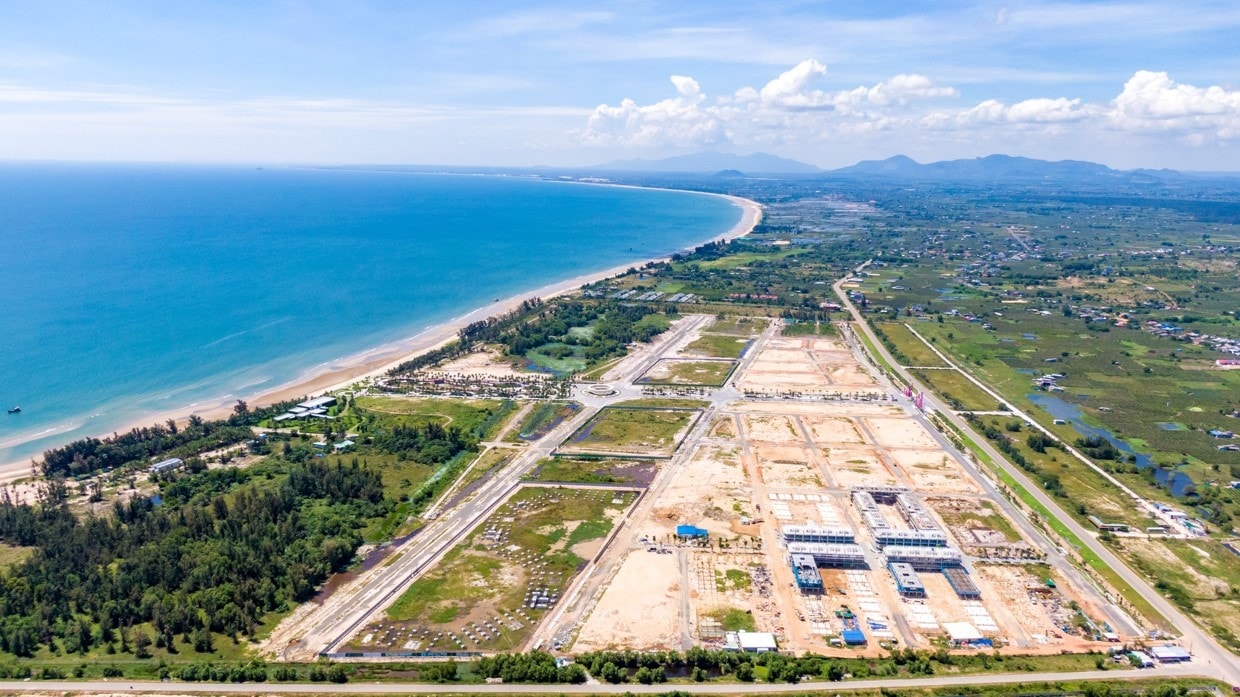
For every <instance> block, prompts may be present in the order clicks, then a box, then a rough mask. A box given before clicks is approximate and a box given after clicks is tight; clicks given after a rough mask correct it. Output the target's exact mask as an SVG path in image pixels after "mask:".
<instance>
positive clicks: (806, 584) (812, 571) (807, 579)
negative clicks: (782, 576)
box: [789, 554, 822, 593]
mask: <svg viewBox="0 0 1240 697" xmlns="http://www.w3.org/2000/svg"><path fill="white" fill-rule="evenodd" d="M789 562H790V563H791V564H792V575H793V576H795V577H796V580H797V588H800V589H801V591H802V592H805V593H821V592H822V574H820V573H818V562H816V561H815V560H814V557H813V556H811V555H809V554H793V555H792V556H791V557H790V558H789Z"/></svg>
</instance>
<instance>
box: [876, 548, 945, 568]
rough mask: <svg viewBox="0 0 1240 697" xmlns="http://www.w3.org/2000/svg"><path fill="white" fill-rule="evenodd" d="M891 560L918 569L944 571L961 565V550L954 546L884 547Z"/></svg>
mask: <svg viewBox="0 0 1240 697" xmlns="http://www.w3.org/2000/svg"><path fill="white" fill-rule="evenodd" d="M883 556H884V557H886V559H887V561H888V563H890V562H905V563H907V564H909V565H911V566H912V567H913V568H914V569H916V570H918V571H942V570H943V569H946V568H948V567H952V566H960V563H961V561H960V550H958V549H954V548H952V547H883Z"/></svg>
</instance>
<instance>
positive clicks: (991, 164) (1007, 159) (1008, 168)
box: [829, 155, 1132, 179]
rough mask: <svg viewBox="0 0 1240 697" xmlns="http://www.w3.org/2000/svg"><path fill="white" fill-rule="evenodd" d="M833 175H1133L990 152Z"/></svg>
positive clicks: (895, 161) (898, 160)
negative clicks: (961, 157) (955, 158)
mask: <svg viewBox="0 0 1240 697" xmlns="http://www.w3.org/2000/svg"><path fill="white" fill-rule="evenodd" d="M829 174H833V175H844V176H857V175H859V176H875V177H898V178H902V179H1083V178H1095V177H1120V176H1125V177H1127V176H1131V174H1132V173H1130V172H1120V171H1118V170H1114V169H1111V168H1110V167H1107V166H1106V165H1100V164H1097V163H1095V162H1082V161H1080V160H1060V161H1058V162H1048V161H1046V160H1035V159H1031V158H1028V157H1012V156H1010V155H988V156H986V157H978V158H975V159H972V160H944V161H942V162H930V163H927V164H924V165H923V164H920V163H918V162H916V161H914V160H913V159H911V158H909V157H905V156H904V155H896V156H895V157H889V158H887V159H885V160H865V161H862V162H858V163H857V164H855V165H852V166H851V167H842V168H840V169H833V170H831V171H830V172H829Z"/></svg>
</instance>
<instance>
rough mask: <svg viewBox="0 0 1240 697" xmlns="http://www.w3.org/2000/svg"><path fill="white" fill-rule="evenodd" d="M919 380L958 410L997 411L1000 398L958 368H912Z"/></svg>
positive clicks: (911, 371)
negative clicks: (987, 391)
mask: <svg viewBox="0 0 1240 697" xmlns="http://www.w3.org/2000/svg"><path fill="white" fill-rule="evenodd" d="M909 372H910V373H912V374H913V376H914V377H916V378H917V379H918V380H920V381H921V382H922V383H924V384H925V385H926V386H927V387H929V388H930V389H931V390H933V391H934V392H935V393H936V394H938V395H939V396H940V397H942V398H943V401H945V402H947V403H948V405H949V406H951V407H953V408H955V409H956V410H957V411H995V410H996V409H998V407H999V403H998V400H996V399H995V398H994V397H991V396H990V395H988V394H986V393H985V392H984V391H983V390H982V388H980V387H978V386H977V385H974V384H973V382H972V381H970V380H969V379H968V378H966V377H965V376H964V375H961V374H960V371H958V370H910V371H909Z"/></svg>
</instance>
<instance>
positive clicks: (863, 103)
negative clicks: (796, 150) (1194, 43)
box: [579, 59, 1240, 148]
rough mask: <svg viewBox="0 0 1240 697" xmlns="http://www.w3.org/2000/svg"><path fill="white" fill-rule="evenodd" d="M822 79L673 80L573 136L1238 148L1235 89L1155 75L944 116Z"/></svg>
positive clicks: (900, 90) (934, 94)
mask: <svg viewBox="0 0 1240 697" xmlns="http://www.w3.org/2000/svg"><path fill="white" fill-rule="evenodd" d="M826 75H827V67H826V66H825V65H823V64H822V63H819V62H818V61H816V60H813V59H808V60H804V61H801V62H800V63H798V64H797V65H795V66H793V67H792V68H790V69H789V70H786V71H784V72H783V73H781V74H779V75H778V76H776V77H774V78H773V79H771V80H770V81H768V82H767V83H766V84H764V85H761V86H742V87H740V88H738V89H735V90H734V91H733V92H732V93H731V94H722V95H718V96H711V95H708V94H707V93H706V92H705V91H704V88H703V87H702V85H700V84H698V82H697V81H696V80H694V79H693V78H691V77H686V76H682V75H676V76H672V77H671V81H672V85H673V87H674V88H675V90H676V94H675V96H672V97H669V98H668V99H664V100H662V101H659V102H655V103H652V104H647V105H640V104H637V103H636V102H634V101H633V100H631V99H625V100H623V101H621V102H620V104H619V106H610V105H607V104H602V105H600V106H598V107H597V108H596V109H595V110H594V112H593V113H592V114H591V115H590V117H589V120H588V123H587V127H586V129H585V130H584V131H582V132H579V134H581V135H582V136H583V138H584V140H585V141H586V142H587V143H591V144H595V145H607V146H621V147H625V146H628V147H664V148H666V147H673V148H691V147H701V146H704V145H716V144H720V143H727V144H732V145H741V146H746V145H776V146H779V145H794V144H810V143H814V142H818V143H822V142H828V141H832V140H836V141H838V140H841V139H845V138H848V137H850V136H856V135H864V134H873V133H878V132H892V133H897V134H898V133H902V134H904V135H905V137H907V138H908V139H909V141H910V142H914V141H916V140H917V139H924V138H927V137H929V138H940V139H941V138H944V137H947V138H955V139H959V138H967V137H972V136H975V135H985V136H986V137H987V138H990V139H991V140H992V141H993V142H999V141H997V140H995V139H996V138H998V139H1001V138H1002V137H1003V134H1005V133H1009V132H1010V133H1013V134H1015V133H1020V134H1022V137H1024V136H1029V135H1038V134H1040V135H1041V136H1046V137H1051V138H1054V137H1059V136H1063V135H1068V134H1070V135H1073V136H1075V137H1078V138H1086V139H1089V138H1095V137H1101V136H1102V135H1103V134H1107V133H1109V134H1112V135H1115V134H1123V133H1151V134H1160V133H1161V134H1167V135H1170V136H1172V137H1183V142H1185V143H1189V144H1200V143H1204V142H1211V141H1214V142H1217V141H1230V140H1240V90H1232V89H1228V88H1225V87H1222V86H1218V85H1214V86H1209V87H1197V86H1194V85H1191V84H1184V83H1177V82H1176V81H1174V80H1173V79H1172V78H1171V77H1170V76H1169V75H1168V74H1167V73H1163V72H1152V71H1145V70H1142V71H1138V72H1137V73H1135V74H1133V76H1132V77H1131V78H1130V79H1129V80H1128V81H1127V82H1126V83H1125V84H1124V86H1123V88H1122V90H1121V91H1119V94H1118V95H1117V96H1116V97H1115V98H1114V99H1111V100H1109V101H1084V100H1082V99H1080V98H1077V97H1069V96H1050V97H1041V96H1039V97H1031V98H1028V99H1023V100H1019V101H1015V102H1005V101H1001V100H998V99H984V100H982V101H980V102H978V103H976V104H975V105H973V106H970V107H965V108H944V100H950V99H953V98H957V97H959V96H960V93H959V92H958V91H957V90H956V89H955V88H954V87H951V86H947V85H941V84H939V83H937V82H935V81H934V80H933V79H931V78H930V77H927V76H925V75H918V74H910V73H906V74H899V75H895V76H893V77H891V78H888V79H886V80H883V81H881V82H878V83H876V84H873V85H862V86H858V87H855V88H852V89H842V90H830V89H823V88H822V87H821V86H820V83H821V82H822V81H823V80H824V78H825V76H826ZM930 134H938V135H930ZM884 137H892V136H891V135H888V136H884Z"/></svg>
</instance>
